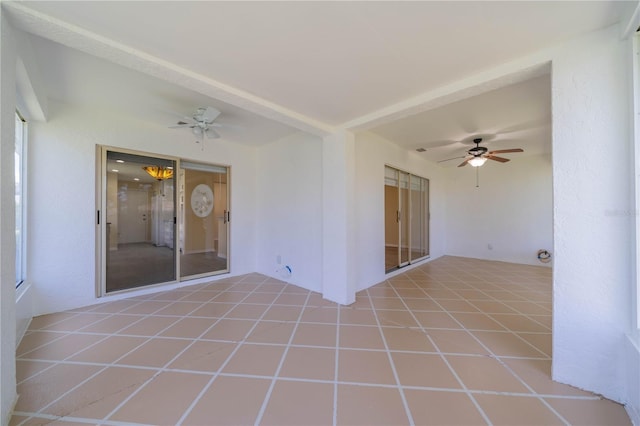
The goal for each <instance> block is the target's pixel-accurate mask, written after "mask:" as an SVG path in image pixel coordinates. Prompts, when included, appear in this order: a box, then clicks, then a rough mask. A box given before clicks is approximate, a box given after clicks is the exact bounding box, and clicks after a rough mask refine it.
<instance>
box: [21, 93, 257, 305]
mask: <svg viewBox="0 0 640 426" xmlns="http://www.w3.org/2000/svg"><path fill="white" fill-rule="evenodd" d="M50 107H51V118H50V120H49V121H48V122H47V123H32V124H31V126H30V143H31V146H30V159H29V170H30V174H29V203H30V204H29V205H30V209H29V210H30V217H29V222H28V226H29V236H28V246H29V247H30V252H29V254H30V257H29V261H30V262H29V265H30V266H29V269H28V271H27V272H28V275H29V277H30V278H31V282H32V284H33V286H34V297H35V301H34V314H35V315H40V314H44V313H49V312H57V311H61V310H65V309H70V308H73V307H78V306H83V305H89V304H92V303H97V302H98V300H97V299H96V296H95V292H96V290H95V271H96V270H95V268H96V259H95V252H96V250H95V227H96V225H95V215H96V213H95V204H94V200H95V191H96V188H95V179H96V170H95V161H96V158H95V156H96V145H107V146H113V147H122V148H127V149H132V150H139V151H142V152H147V153H152V154H162V155H173V156H178V157H181V158H185V159H191V160H193V159H197V160H198V161H201V162H202V161H204V162H211V163H214V164H225V165H230V166H231V182H232V184H233V185H234V188H235V190H234V192H233V194H232V196H231V211H232V212H233V221H232V223H231V234H230V235H231V274H232V275H236V274H243V273H248V272H253V271H254V270H255V236H256V226H255V221H254V218H255V210H256V204H255V176H256V175H255V148H252V147H248V146H243V145H239V144H231V143H228V142H225V141H224V140H222V139H219V140H205V142H204V147H202V145H201V144H196V143H195V142H194V139H193V136H192V135H191V134H190V133H188V132H180V131H176V130H170V129H167V128H165V127H164V126H162V124H163V123H158V124H157V125H151V124H149V123H145V122H140V121H134V120H133V119H131V118H130V117H125V116H119V115H114V114H113V113H111V112H109V111H95V110H92V109H91V108H90V107H88V106H83V107H82V108H79V107H73V106H70V105H64V104H60V103H51V105H50ZM52 176H55V179H53V180H52ZM52 182H55V188H54V187H52V185H53V183H52ZM134 294H135V292H134V293H128V294H127V296H133V295H134Z"/></svg>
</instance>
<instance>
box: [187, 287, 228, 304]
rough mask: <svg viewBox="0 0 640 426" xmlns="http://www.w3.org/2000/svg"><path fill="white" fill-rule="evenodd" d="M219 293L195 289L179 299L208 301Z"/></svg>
mask: <svg viewBox="0 0 640 426" xmlns="http://www.w3.org/2000/svg"><path fill="white" fill-rule="evenodd" d="M218 294H220V292H219V291H204V290H201V291H196V292H193V293H191V294H188V295H187V296H185V297H183V298H182V299H181V301H182V302H210V301H212V299H213V298H214V297H216V296H217V295H218Z"/></svg>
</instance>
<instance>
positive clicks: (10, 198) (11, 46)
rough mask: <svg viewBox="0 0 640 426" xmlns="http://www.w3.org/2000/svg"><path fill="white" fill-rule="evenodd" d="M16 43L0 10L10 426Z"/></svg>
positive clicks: (4, 384)
mask: <svg viewBox="0 0 640 426" xmlns="http://www.w3.org/2000/svg"><path fill="white" fill-rule="evenodd" d="M16 63H17V52H16V41H15V38H14V30H13V28H12V26H11V25H10V24H9V22H8V21H7V20H6V18H5V16H4V14H3V12H2V10H1V9H0V93H2V96H1V97H0V140H2V143H1V144H0V205H1V206H2V215H1V216H0V333H2V339H0V422H1V423H2V424H8V422H9V417H10V415H11V409H12V408H13V404H14V403H15V401H16V367H15V350H16V316H15V315H16V310H15V307H16V306H15V302H16V270H15V261H16V258H15V253H16V252H15V240H16V233H15V216H14V214H13V213H12V212H13V211H14V210H13V209H14V206H15V193H14V189H15V185H14V143H13V141H14V140H15V129H14V127H15V126H14V119H15V104H16V97H15V93H16Z"/></svg>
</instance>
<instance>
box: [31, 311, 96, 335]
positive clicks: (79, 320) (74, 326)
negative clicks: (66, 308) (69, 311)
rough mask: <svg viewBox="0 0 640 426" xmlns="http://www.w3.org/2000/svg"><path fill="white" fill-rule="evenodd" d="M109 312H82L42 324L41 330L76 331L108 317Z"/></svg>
mask: <svg viewBox="0 0 640 426" xmlns="http://www.w3.org/2000/svg"><path fill="white" fill-rule="evenodd" d="M108 316H109V314H99V313H93V312H80V313H77V314H76V315H74V316H73V317H69V318H66V319H60V320H59V321H57V322H51V323H47V324H43V325H41V326H40V327H39V328H40V330H47V331H76V330H80V329H82V328H84V327H87V326H88V325H91V324H93V323H96V322H98V321H101V320H103V319H105V318H107V317H108Z"/></svg>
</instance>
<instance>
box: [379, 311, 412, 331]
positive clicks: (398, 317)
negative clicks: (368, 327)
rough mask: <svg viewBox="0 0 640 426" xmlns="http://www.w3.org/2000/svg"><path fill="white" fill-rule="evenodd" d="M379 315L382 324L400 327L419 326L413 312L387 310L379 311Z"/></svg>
mask: <svg viewBox="0 0 640 426" xmlns="http://www.w3.org/2000/svg"><path fill="white" fill-rule="evenodd" d="M377 313H378V321H380V324H381V325H383V326H385V325H391V326H400V327H418V326H419V324H418V323H417V322H416V320H415V319H414V316H413V314H412V313H411V311H387V310H379V311H377Z"/></svg>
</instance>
